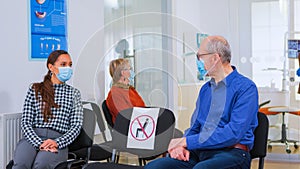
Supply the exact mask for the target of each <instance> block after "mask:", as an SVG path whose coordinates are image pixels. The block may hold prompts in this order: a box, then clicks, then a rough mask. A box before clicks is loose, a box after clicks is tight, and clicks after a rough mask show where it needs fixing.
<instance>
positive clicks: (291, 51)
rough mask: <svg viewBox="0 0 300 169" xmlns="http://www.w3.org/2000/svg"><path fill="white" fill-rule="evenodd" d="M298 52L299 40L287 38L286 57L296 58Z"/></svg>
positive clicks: (299, 48) (299, 49) (299, 50)
mask: <svg viewBox="0 0 300 169" xmlns="http://www.w3.org/2000/svg"><path fill="white" fill-rule="evenodd" d="M299 52H300V40H297V39H288V58H290V59H298V55H299Z"/></svg>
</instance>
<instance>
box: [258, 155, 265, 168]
mask: <svg viewBox="0 0 300 169" xmlns="http://www.w3.org/2000/svg"><path fill="white" fill-rule="evenodd" d="M264 163H265V158H263V157H261V158H259V164H258V169H263V168H264Z"/></svg>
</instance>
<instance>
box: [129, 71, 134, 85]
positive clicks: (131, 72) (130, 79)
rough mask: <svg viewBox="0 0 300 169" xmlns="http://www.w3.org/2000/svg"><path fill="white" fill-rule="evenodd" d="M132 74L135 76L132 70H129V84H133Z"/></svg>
mask: <svg viewBox="0 0 300 169" xmlns="http://www.w3.org/2000/svg"><path fill="white" fill-rule="evenodd" d="M134 76H135V73H134V71H133V70H130V77H129V78H128V80H129V81H130V82H129V83H130V85H133V83H134Z"/></svg>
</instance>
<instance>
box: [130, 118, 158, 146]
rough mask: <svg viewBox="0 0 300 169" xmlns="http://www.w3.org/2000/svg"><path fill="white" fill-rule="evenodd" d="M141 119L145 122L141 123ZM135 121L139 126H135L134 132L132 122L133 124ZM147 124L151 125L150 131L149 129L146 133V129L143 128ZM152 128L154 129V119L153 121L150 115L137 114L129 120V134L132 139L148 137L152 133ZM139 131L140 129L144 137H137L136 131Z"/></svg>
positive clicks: (142, 139)
mask: <svg viewBox="0 0 300 169" xmlns="http://www.w3.org/2000/svg"><path fill="white" fill-rule="evenodd" d="M143 119H145V122H144V123H143V124H142V123H141V121H142V120H143ZM135 123H137V124H138V126H139V128H137V129H136V130H135V133H134V129H135V127H134V126H133V124H135ZM147 126H149V127H151V130H150V132H149V130H147V131H148V133H147V131H146V130H145V129H146V127H147ZM154 129H155V121H154V119H153V118H152V117H151V116H149V115H141V116H137V117H136V118H135V119H133V120H132V122H131V124H130V134H131V136H132V137H133V138H134V139H136V140H138V141H145V140H147V139H149V138H150V137H151V136H152V135H153V133H154ZM139 131H141V132H142V133H143V134H144V135H145V138H139V137H138V132H139Z"/></svg>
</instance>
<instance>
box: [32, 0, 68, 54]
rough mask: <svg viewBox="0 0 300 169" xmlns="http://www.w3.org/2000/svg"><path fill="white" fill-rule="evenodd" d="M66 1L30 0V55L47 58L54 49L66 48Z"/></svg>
mask: <svg viewBox="0 0 300 169" xmlns="http://www.w3.org/2000/svg"><path fill="white" fill-rule="evenodd" d="M66 3H67V1H65V0H31V1H30V10H29V11H30V36H31V37H30V39H31V43H30V51H31V52H30V56H31V59H47V57H48V55H49V54H50V53H51V52H52V51H54V50H59V49H62V50H68V47H67V46H68V43H67V6H66Z"/></svg>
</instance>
